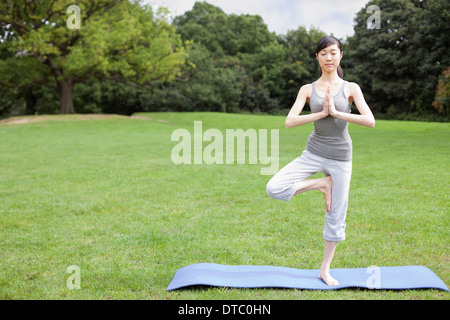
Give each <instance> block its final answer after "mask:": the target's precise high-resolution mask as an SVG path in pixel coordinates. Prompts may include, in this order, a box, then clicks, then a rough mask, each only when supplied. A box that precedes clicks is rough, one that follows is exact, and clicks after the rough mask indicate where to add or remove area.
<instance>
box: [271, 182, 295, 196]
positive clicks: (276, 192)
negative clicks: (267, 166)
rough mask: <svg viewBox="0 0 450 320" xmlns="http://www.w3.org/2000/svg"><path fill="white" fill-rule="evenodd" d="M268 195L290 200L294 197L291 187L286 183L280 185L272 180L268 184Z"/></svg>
mask: <svg viewBox="0 0 450 320" xmlns="http://www.w3.org/2000/svg"><path fill="white" fill-rule="evenodd" d="M266 192H267V195H268V196H269V197H270V198H272V199H275V200H284V201H289V200H290V198H291V197H292V194H291V193H292V192H291V188H290V187H289V186H286V185H280V184H278V183H276V182H275V181H273V180H271V181H269V182H268V183H267V185H266Z"/></svg>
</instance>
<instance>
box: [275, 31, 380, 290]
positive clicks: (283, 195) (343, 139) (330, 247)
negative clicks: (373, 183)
mask: <svg viewBox="0 0 450 320" xmlns="http://www.w3.org/2000/svg"><path fill="white" fill-rule="evenodd" d="M342 56H343V52H342V47H341V43H340V41H339V40H338V39H337V38H335V37H333V36H327V37H324V38H322V39H321V40H320V41H319V43H318V45H317V48H316V58H317V61H318V62H319V65H320V68H321V74H320V77H319V79H318V80H317V81H315V82H314V83H312V84H307V85H304V86H302V87H301V89H300V92H299V93H298V96H297V99H296V101H295V103H294V105H293V106H292V108H291V110H290V112H289V114H288V116H287V118H286V127H287V128H292V127H296V126H301V125H304V124H307V123H310V122H314V131H313V132H312V133H311V135H310V136H309V138H308V141H307V144H306V149H305V151H303V153H302V155H301V156H300V157H298V158H297V159H295V160H294V161H292V162H291V163H289V164H288V165H286V166H285V167H284V168H283V169H281V170H280V171H279V172H278V173H277V174H276V175H275V176H274V177H273V178H272V179H271V180H270V181H269V182H268V184H267V187H266V189H267V194H268V195H269V196H270V197H271V198H274V199H280V200H285V201H289V200H290V199H291V198H292V197H293V196H294V195H298V194H301V193H304V192H306V191H311V190H320V191H322V192H323V194H324V198H325V208H326V213H325V226H324V230H323V238H324V254H323V263H322V266H321V268H320V274H319V278H320V279H322V280H323V281H324V282H325V283H326V284H327V285H338V284H339V282H338V281H337V280H335V279H333V277H332V276H331V275H330V265H331V260H332V259H333V255H334V252H335V249H336V246H337V244H338V242H339V241H342V240H344V239H345V217H346V214H347V203H348V193H349V189H350V179H351V174H352V140H351V138H350V135H349V133H348V122H351V123H355V124H358V125H362V126H366V127H370V128H373V127H374V126H375V118H374V116H373V114H372V112H371V110H370V108H369V106H368V105H367V103H366V101H365V99H364V96H363V93H362V92H361V89H360V87H359V86H358V85H357V84H356V83H350V82H347V81H344V80H343V72H342V69H341V67H340V66H339V64H340V61H341V59H342ZM306 102H308V103H309V105H310V107H311V114H307V115H300V113H301V112H302V110H303V107H304V105H305V103H306ZM353 102H354V103H355V105H356V107H357V108H358V111H359V114H351V112H350V111H351V105H352V103H353ZM317 172H322V173H323V174H325V177H323V178H319V179H308V180H306V179H307V178H308V177H309V176H311V175H313V174H315V173H317Z"/></svg>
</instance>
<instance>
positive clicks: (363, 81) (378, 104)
mask: <svg viewBox="0 0 450 320" xmlns="http://www.w3.org/2000/svg"><path fill="white" fill-rule="evenodd" d="M370 5H377V6H378V7H379V8H380V10H381V24H380V29H376V28H370V26H369V27H368V26H367V21H368V18H369V16H370V15H371V13H370V12H369V13H368V12H367V8H368V7H369V6H370ZM448 19H449V11H448V3H447V1H441V0H411V1H409V0H389V1H388V0H373V1H370V2H369V3H367V5H366V7H364V8H362V9H361V10H360V11H359V12H358V13H357V14H356V18H355V23H356V25H355V27H354V30H355V34H354V36H353V37H350V38H349V39H348V48H349V52H348V55H346V56H347V57H348V58H349V60H350V61H351V64H352V65H353V70H352V71H351V73H352V75H353V76H355V78H356V81H357V82H358V83H359V84H360V85H361V87H362V88H363V91H364V92H365V95H366V96H367V100H368V101H369V104H370V105H371V107H372V108H373V109H374V111H376V112H380V113H388V114H396V113H407V114H410V113H425V112H427V113H429V112H433V107H432V101H433V98H434V94H435V91H436V86H437V83H438V78H439V75H440V74H441V73H442V72H443V70H445V68H446V67H447V66H448V64H449V58H448V55H447V50H448V45H449V43H448V36H447V35H448V34H449V31H450V30H449V26H448Z"/></svg>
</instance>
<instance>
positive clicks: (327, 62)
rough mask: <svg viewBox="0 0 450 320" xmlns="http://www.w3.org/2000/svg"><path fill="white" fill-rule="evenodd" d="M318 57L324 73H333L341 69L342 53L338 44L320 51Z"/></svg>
mask: <svg viewBox="0 0 450 320" xmlns="http://www.w3.org/2000/svg"><path fill="white" fill-rule="evenodd" d="M316 57H317V61H319V65H320V67H321V68H322V70H323V71H326V72H332V71H334V70H337V68H338V67H339V64H340V62H341V59H342V52H341V50H339V48H338V46H337V45H336V44H333V45H331V46H328V47H326V48H325V49H323V50H322V51H320V52H319V53H318V54H317V55H316Z"/></svg>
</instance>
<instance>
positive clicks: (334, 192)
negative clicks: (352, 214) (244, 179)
mask: <svg viewBox="0 0 450 320" xmlns="http://www.w3.org/2000/svg"><path fill="white" fill-rule="evenodd" d="M317 172H322V173H323V174H325V175H326V176H331V178H332V179H333V187H332V189H331V212H330V213H328V212H325V227H324V229H323V237H324V239H325V240H328V241H342V240H344V239H345V217H346V215H347V207H348V193H349V191H350V180H351V176H352V162H351V161H337V160H331V159H326V158H323V157H320V156H317V155H315V154H312V153H311V152H309V151H307V150H305V151H303V153H302V155H301V156H300V157H298V158H296V159H295V160H294V161H292V162H291V163H289V164H287V165H286V166H285V167H284V168H282V169H281V170H280V171H279V172H278V173H277V174H276V175H275V176H273V177H272V179H270V181H269V182H268V183H267V186H266V190H267V194H268V195H269V197H271V198H273V199H278V200H284V201H289V200H291V198H292V197H293V196H294V194H295V193H296V192H297V190H298V188H297V186H296V184H297V183H298V182H300V181H302V180H305V179H306V178H308V177H310V176H312V175H313V174H315V173H317Z"/></svg>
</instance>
